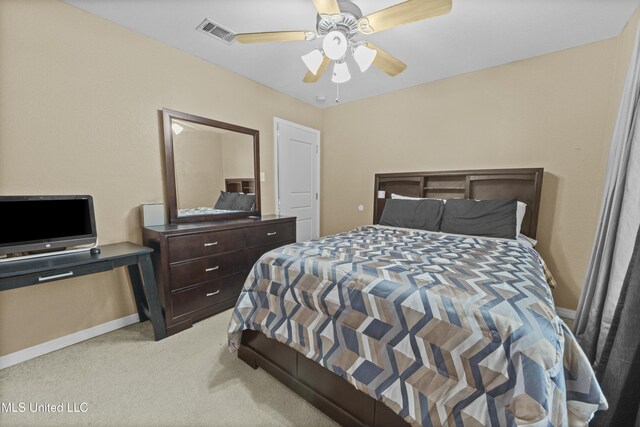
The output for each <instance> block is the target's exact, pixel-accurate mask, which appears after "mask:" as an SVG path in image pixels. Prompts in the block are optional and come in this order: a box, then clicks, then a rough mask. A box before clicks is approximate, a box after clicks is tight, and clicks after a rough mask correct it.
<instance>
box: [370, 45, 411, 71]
mask: <svg viewBox="0 0 640 427" xmlns="http://www.w3.org/2000/svg"><path fill="white" fill-rule="evenodd" d="M367 46H368V47H370V48H371V49H375V50H377V51H378V53H377V54H376V58H375V59H374V60H373V65H375V66H376V67H378V68H380V69H381V70H382V71H384V72H385V73H387V74H389V75H390V76H391V77H393V76H396V75H398V74H400V73H401V72H403V71H404V70H405V68H407V64H405V63H404V62H402V61H400V60H399V59H397V58H395V57H393V56H391V55H389V54H388V53H387V52H385V51H384V50H382V49H380V48H379V47H377V46H374V45H373V44H371V43H369V42H367Z"/></svg>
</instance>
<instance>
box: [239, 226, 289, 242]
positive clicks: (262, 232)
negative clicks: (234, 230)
mask: <svg viewBox="0 0 640 427" xmlns="http://www.w3.org/2000/svg"><path fill="white" fill-rule="evenodd" d="M244 238H245V241H246V242H247V246H248V247H250V246H260V245H267V244H271V243H275V242H284V241H292V240H295V239H296V228H295V222H281V223H277V224H272V225H261V226H258V227H250V228H246V229H245V230H244Z"/></svg>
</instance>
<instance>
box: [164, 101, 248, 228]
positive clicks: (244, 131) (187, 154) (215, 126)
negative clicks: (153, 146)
mask: <svg viewBox="0 0 640 427" xmlns="http://www.w3.org/2000/svg"><path fill="white" fill-rule="evenodd" d="M162 121H163V127H164V148H165V171H166V178H167V179H166V183H167V187H166V189H167V207H168V210H169V219H170V221H171V223H184V222H197V221H214V220H220V219H231V218H242V217H247V216H255V215H258V216H259V215H260V182H259V181H258V180H257V178H258V175H259V170H260V169H259V167H260V160H259V147H260V145H259V132H258V131H257V130H255V129H250V128H245V127H242V126H238V125H234V124H231V123H225V122H220V121H217V120H213V119H208V118H206V117H199V116H194V115H192V114H188V113H181V112H179V111H174V110H169V109H164V110H163V113H162Z"/></svg>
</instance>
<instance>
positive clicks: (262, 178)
mask: <svg viewBox="0 0 640 427" xmlns="http://www.w3.org/2000/svg"><path fill="white" fill-rule="evenodd" d="M264 181H265V177H264V172H260V182H264Z"/></svg>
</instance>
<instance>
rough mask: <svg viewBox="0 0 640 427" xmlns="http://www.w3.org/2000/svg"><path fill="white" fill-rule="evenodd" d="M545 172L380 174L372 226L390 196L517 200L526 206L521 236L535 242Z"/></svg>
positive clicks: (488, 170) (506, 170) (515, 170)
mask: <svg viewBox="0 0 640 427" xmlns="http://www.w3.org/2000/svg"><path fill="white" fill-rule="evenodd" d="M543 172H544V169H543V168H531V169H479V170H466V171H441V172H402V173H378V174H376V177H375V188H374V196H373V197H374V199H373V223H374V224H377V223H378V222H379V221H380V216H381V215H382V210H383V209H384V205H385V203H386V200H387V199H390V198H391V193H395V194H400V195H403V196H411V197H431V198H437V199H481V200H492V199H517V200H519V201H521V202H524V203H526V204H527V212H526V214H525V216H524V220H523V221H522V229H521V233H522V234H524V235H526V236H529V237H531V238H533V239H535V237H536V231H537V229H538V211H539V209H540V194H541V192H542V175H543ZM382 192H384V195H383V193H382Z"/></svg>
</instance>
